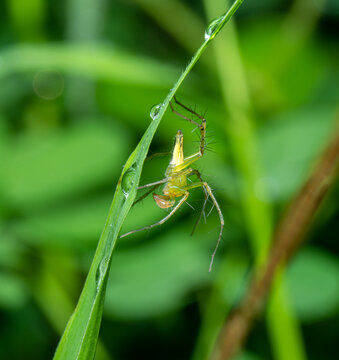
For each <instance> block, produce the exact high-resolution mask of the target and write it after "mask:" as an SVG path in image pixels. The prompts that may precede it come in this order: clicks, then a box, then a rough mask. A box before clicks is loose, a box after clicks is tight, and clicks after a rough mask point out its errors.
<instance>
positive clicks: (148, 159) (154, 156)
mask: <svg viewBox="0 0 339 360" xmlns="http://www.w3.org/2000/svg"><path fill="white" fill-rule="evenodd" d="M171 154H172V153H171V152H170V151H167V152H162V153H155V154H152V155H150V156H147V158H146V159H145V161H150V160H153V159H154V158H157V157H161V156H168V155H171Z"/></svg>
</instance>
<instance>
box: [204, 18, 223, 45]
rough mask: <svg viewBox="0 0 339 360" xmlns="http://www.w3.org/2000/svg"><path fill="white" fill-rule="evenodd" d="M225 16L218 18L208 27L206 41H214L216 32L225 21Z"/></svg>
mask: <svg viewBox="0 0 339 360" xmlns="http://www.w3.org/2000/svg"><path fill="white" fill-rule="evenodd" d="M223 18H224V17H223V16H220V17H218V18H217V19H214V20H212V21H211V22H210V23H209V24H208V25H207V27H206V30H205V40H209V39H212V38H213V37H214V35H215V31H216V30H217V28H218V26H219V25H220V23H221V21H222V20H223Z"/></svg>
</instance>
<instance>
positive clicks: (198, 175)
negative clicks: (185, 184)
mask: <svg viewBox="0 0 339 360" xmlns="http://www.w3.org/2000/svg"><path fill="white" fill-rule="evenodd" d="M191 175H196V176H197V177H198V178H199V180H200V181H201V182H203V180H202V178H201V175H200V172H199V171H198V170H192V173H191V174H190V175H189V176H191ZM202 188H203V189H204V194H205V199H204V203H203V205H202V208H201V211H200V214H199V217H198V218H197V220H196V221H195V224H194V226H193V229H192V232H191V236H192V235H193V234H194V232H195V230H196V228H197V227H198V225H199V223H200V220H201V218H202V217H204V219H205V222H206V215H205V208H206V204H207V200H208V192H207V190H206V189H205V187H202Z"/></svg>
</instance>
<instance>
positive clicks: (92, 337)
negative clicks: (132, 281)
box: [54, 0, 243, 360]
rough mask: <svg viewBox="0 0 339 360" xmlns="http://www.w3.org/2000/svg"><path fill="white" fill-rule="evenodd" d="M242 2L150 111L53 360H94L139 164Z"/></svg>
mask: <svg viewBox="0 0 339 360" xmlns="http://www.w3.org/2000/svg"><path fill="white" fill-rule="evenodd" d="M242 2H243V0H236V1H235V2H234V4H233V5H232V6H231V8H230V9H229V11H228V12H227V13H226V14H224V15H223V16H221V17H219V18H218V19H216V20H214V21H213V22H212V23H210V25H209V26H208V27H207V30H206V33H205V41H204V42H203V44H202V45H201V47H200V48H199V49H198V51H197V52H196V53H195V55H194V56H193V58H192V59H191V61H190V63H189V64H188V66H187V67H186V69H185V71H184V72H183V73H182V74H181V76H180V77H179V79H178V81H177V83H176V84H175V85H174V87H173V88H172V89H171V91H170V92H169V93H168V95H167V97H166V99H165V100H164V102H163V103H161V104H159V105H157V106H156V107H154V108H153V109H152V110H151V117H152V120H153V121H151V123H150V125H149V127H148V129H147V130H146V132H145V134H144V136H143V137H142V139H141V141H140V142H139V144H138V145H137V147H136V149H135V150H134V151H133V153H132V154H131V155H130V157H129V159H128V160H127V162H126V164H125V166H124V168H123V171H122V174H121V176H120V179H119V182H118V185H117V188H116V191H115V194H114V198H113V202H112V205H111V208H110V210H109V213H108V217H107V220H106V224H105V227H104V230H103V232H102V234H101V237H100V240H99V244H98V247H97V249H96V252H95V255H94V259H93V262H92V265H91V268H90V271H89V273H88V276H87V279H86V282H85V285H84V288H83V291H82V293H81V295H80V299H79V302H78V304H77V306H76V309H75V311H74V313H73V315H72V316H71V318H70V320H69V322H68V324H67V326H66V329H65V331H64V334H63V336H62V338H61V340H60V343H59V345H58V348H57V350H56V353H55V356H54V359H55V360H57V359H62V360H67V359H69V360H75V359H82V360H85V359H86V360H89V359H93V358H94V355H95V349H96V344H97V340H98V334H99V329H100V323H101V317H102V311H103V305H104V299H105V292H106V285H107V280H108V274H109V268H110V264H111V259H112V254H113V250H114V247H115V244H116V239H117V237H118V234H119V231H120V229H121V226H122V224H123V222H124V220H125V218H126V216H127V214H128V212H129V210H130V208H131V206H132V204H133V201H134V199H135V196H136V192H137V186H138V183H139V179H140V175H141V170H142V166H143V162H144V160H145V157H146V155H147V152H148V149H149V146H150V143H151V141H152V138H153V136H154V134H155V131H156V129H157V127H158V125H159V123H160V121H161V119H162V117H163V115H164V113H165V111H166V109H167V107H168V104H169V102H170V100H171V99H172V97H173V96H174V94H175V92H176V91H177V90H178V88H179V86H180V85H181V84H182V82H183V81H184V79H185V78H186V76H187V75H188V73H189V72H190V71H191V69H192V68H193V66H194V65H195V63H196V62H197V61H198V59H199V58H200V56H201V55H202V53H203V52H204V51H205V49H206V47H207V46H208V44H209V43H210V42H211V41H212V40H213V38H214V37H215V36H216V35H217V34H218V33H219V31H220V30H221V29H222V27H223V26H224V25H225V24H226V23H227V21H228V20H229V19H230V18H231V17H232V15H233V14H234V13H235V11H236V10H237V8H238V7H239V6H240V5H241V3H242Z"/></svg>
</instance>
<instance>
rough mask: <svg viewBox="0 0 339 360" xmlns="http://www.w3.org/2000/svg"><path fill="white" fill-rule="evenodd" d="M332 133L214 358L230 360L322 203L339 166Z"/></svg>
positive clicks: (336, 139) (336, 141)
mask: <svg viewBox="0 0 339 360" xmlns="http://www.w3.org/2000/svg"><path fill="white" fill-rule="evenodd" d="M336 130H337V131H336V133H335V136H334V138H333V139H332V141H331V142H330V143H329V145H328V146H327V148H326V149H325V151H324V152H323V154H322V156H321V157H320V161H319V163H318V165H317V166H316V167H315V169H314V171H313V173H312V174H311V176H310V178H309V179H308V180H307V182H306V183H305V185H304V186H303V188H302V189H301V190H300V192H299V193H298V194H297V196H296V197H295V199H294V200H293V201H292V203H291V205H290V206H289V207H288V209H287V211H286V212H285V215H284V216H283V218H282V220H281V221H280V223H279V225H278V227H277V230H276V233H275V236H274V239H273V244H274V245H273V247H272V249H271V252H270V255H269V257H268V260H267V263H266V266H265V267H264V268H263V271H262V272H261V274H260V275H259V276H257V278H256V279H255V280H254V281H253V282H252V284H251V285H250V287H249V289H248V292H247V295H246V296H245V298H244V300H243V302H242V304H241V306H240V307H239V308H238V309H237V310H236V311H234V312H233V314H231V316H230V317H229V319H228V321H227V323H226V324H225V325H224V328H223V329H222V331H221V334H220V338H219V341H218V347H217V348H218V356H216V357H215V358H218V359H222V360H227V359H231V358H232V356H233V355H235V354H236V353H237V351H238V350H239V349H240V347H241V345H242V344H243V342H244V340H245V339H246V336H247V334H248V332H249V330H250V328H251V325H252V323H253V320H254V318H255V317H256V316H257V315H258V313H259V312H260V310H261V308H262V307H263V303H264V301H265V298H266V295H267V293H268V291H269V289H270V286H271V284H272V281H273V279H274V275H275V272H276V270H277V268H278V266H280V265H282V264H284V263H286V262H287V261H288V259H289V258H290V257H291V256H292V255H293V253H294V252H295V251H296V249H297V247H298V246H299V245H300V243H301V242H302V240H303V238H304V235H305V233H306V231H307V229H308V228H309V226H310V224H311V222H312V219H313V217H314V214H315V212H316V211H317V209H318V208H319V206H320V204H321V201H322V199H323V198H324V196H325V194H326V193H327V191H328V190H329V188H330V186H331V185H332V184H333V183H334V180H335V176H336V173H337V169H338V163H339V128H338V127H337V129H336Z"/></svg>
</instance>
